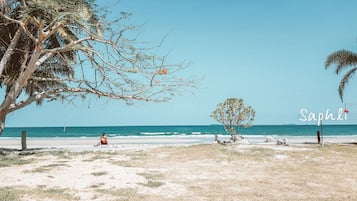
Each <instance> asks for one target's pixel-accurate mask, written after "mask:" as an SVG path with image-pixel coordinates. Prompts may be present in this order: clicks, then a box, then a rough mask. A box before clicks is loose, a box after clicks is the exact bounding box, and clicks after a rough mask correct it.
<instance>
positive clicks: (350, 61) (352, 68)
mask: <svg viewBox="0 0 357 201" xmlns="http://www.w3.org/2000/svg"><path fill="white" fill-rule="evenodd" d="M333 64H335V65H336V69H335V72H336V74H340V73H341V72H342V71H343V70H345V69H348V71H347V72H346V74H345V75H344V76H343V77H342V79H341V81H340V85H339V87H338V93H339V95H340V98H341V101H343V91H344V89H345V86H346V84H347V83H348V81H349V80H350V79H351V78H352V77H353V75H354V73H355V72H356V70H357V54H356V53H354V52H351V51H349V50H339V51H336V52H333V53H332V54H330V55H328V57H327V59H326V62H325V69H327V68H329V67H330V66H331V65H333Z"/></svg>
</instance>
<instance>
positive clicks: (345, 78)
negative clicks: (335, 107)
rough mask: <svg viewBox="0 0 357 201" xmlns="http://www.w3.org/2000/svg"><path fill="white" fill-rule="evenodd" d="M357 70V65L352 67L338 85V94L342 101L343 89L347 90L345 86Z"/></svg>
mask: <svg viewBox="0 0 357 201" xmlns="http://www.w3.org/2000/svg"><path fill="white" fill-rule="evenodd" d="M356 70H357V67H354V68H352V69H351V70H349V71H348V72H347V73H346V74H345V75H344V76H343V78H342V79H341V82H340V86H339V87H338V94H339V95H340V98H341V101H342V102H343V91H344V90H345V86H346V84H347V83H348V81H349V80H350V79H351V78H352V77H353V75H354V73H355V72H356Z"/></svg>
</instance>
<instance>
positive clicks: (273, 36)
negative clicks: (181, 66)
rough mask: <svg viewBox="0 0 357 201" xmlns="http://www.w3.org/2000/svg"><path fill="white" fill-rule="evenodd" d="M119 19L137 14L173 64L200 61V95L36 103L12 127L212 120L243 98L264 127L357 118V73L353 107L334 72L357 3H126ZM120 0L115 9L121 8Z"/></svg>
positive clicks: (196, 68) (148, 37)
mask: <svg viewBox="0 0 357 201" xmlns="http://www.w3.org/2000/svg"><path fill="white" fill-rule="evenodd" d="M98 2H105V4H99V6H104V5H112V6H111V10H112V11H113V12H112V15H114V16H115V14H116V13H119V12H120V11H125V12H129V13H132V14H133V15H132V17H131V18H130V23H132V24H134V25H140V27H141V30H140V38H139V39H141V40H143V41H150V42H153V44H156V43H157V42H159V41H160V40H161V39H162V38H164V37H165V41H164V44H163V45H162V47H160V49H159V50H157V53H160V54H162V53H163V54H164V53H165V52H169V51H170V54H169V60H170V61H172V62H173V63H175V62H176V63H180V62H182V61H184V62H190V63H191V64H190V67H189V68H188V69H186V73H187V74H190V75H193V76H197V77H199V78H200V79H201V81H200V83H199V85H198V87H197V88H196V89H194V90H192V91H188V92H186V93H181V94H178V96H175V97H173V99H172V100H171V101H169V102H167V103H147V102H145V103H136V104H135V105H132V106H128V105H126V104H125V103H124V102H122V101H115V100H103V99H99V100H98V99H96V98H94V97H93V98H90V99H89V100H87V101H85V102H82V101H81V100H78V101H77V102H76V104H62V103H60V102H50V103H45V104H43V105H42V106H41V107H37V106H35V105H33V106H29V107H27V108H24V109H21V110H19V111H16V112H14V113H12V114H10V115H9V116H8V118H7V122H6V123H7V124H6V125H7V126H11V127H12V126H129V125H208V124H215V123H217V122H216V121H215V120H214V119H212V118H211V117H210V114H211V112H212V111H213V110H214V109H215V108H216V106H217V104H219V103H220V102H223V101H225V100H226V99H227V98H242V99H243V100H244V103H245V105H250V106H252V107H253V108H254V109H255V110H256V118H255V121H254V123H253V124H254V125H270V124H274V125H275V124H276V125H280V124H316V121H314V120H313V119H312V120H311V121H301V120H302V119H304V117H303V115H302V113H301V110H302V109H304V111H305V112H306V113H304V115H306V116H308V115H309V114H310V113H313V114H315V115H316V116H318V114H319V113H322V114H323V115H324V117H325V116H326V112H328V113H332V114H333V115H335V116H337V114H338V110H339V108H344V107H347V108H348V110H349V111H350V112H349V113H348V118H347V120H345V119H344V120H343V121H337V120H335V121H331V120H329V121H327V120H325V119H324V120H323V122H326V123H329V124H356V123H357V93H355V90H356V89H357V79H354V80H351V81H350V82H349V84H348V85H347V87H346V90H345V96H344V100H345V101H344V103H342V102H341V100H340V98H339V96H338V92H337V88H338V84H339V81H340V79H341V76H338V75H336V74H335V73H334V71H333V68H331V69H328V70H326V69H325V67H324V62H325V60H326V57H327V56H328V55H329V54H330V53H332V52H334V51H337V50H341V49H348V50H351V51H355V52H356V51H357V23H356V19H357V12H356V8H357V1H355V0H344V1H337V0H313V1H311V0H299V1H296V0H270V1H266V0H221V1H218V0H210V1H207V0H206V1H203V0H180V1H178V0H177V1H167V0H121V1H120V2H119V3H115V4H113V3H114V2H117V1H116V0H106V1H98ZM113 5H114V6H113Z"/></svg>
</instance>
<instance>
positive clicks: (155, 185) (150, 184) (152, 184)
mask: <svg viewBox="0 0 357 201" xmlns="http://www.w3.org/2000/svg"><path fill="white" fill-rule="evenodd" d="M139 184H140V185H142V186H146V187H150V188H158V187H160V186H162V185H164V184H165V183H164V182H161V181H151V180H150V181H148V183H146V184H145V183H139Z"/></svg>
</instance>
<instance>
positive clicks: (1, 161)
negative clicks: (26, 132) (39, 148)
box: [0, 155, 34, 167]
mask: <svg viewBox="0 0 357 201" xmlns="http://www.w3.org/2000/svg"><path fill="white" fill-rule="evenodd" d="M32 162H34V161H33V160H30V159H28V158H27V157H26V156H19V155H6V156H0V167H11V166H15V165H25V164H29V163H32Z"/></svg>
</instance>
